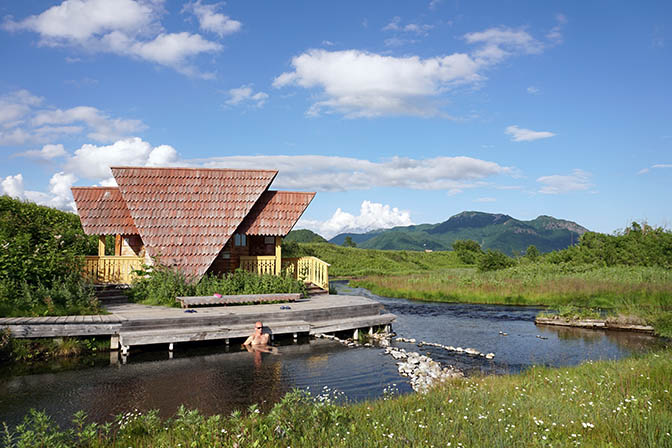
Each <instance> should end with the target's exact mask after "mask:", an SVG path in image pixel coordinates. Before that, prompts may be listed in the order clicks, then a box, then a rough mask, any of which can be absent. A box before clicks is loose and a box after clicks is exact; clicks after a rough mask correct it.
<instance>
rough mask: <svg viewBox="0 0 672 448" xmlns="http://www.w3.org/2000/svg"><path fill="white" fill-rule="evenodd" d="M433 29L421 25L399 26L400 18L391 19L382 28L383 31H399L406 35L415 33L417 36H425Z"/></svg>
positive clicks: (430, 26) (429, 26)
mask: <svg viewBox="0 0 672 448" xmlns="http://www.w3.org/2000/svg"><path fill="white" fill-rule="evenodd" d="M432 28H434V26H433V25H427V24H422V23H408V24H406V25H402V24H401V17H398V16H397V17H393V18H392V21H391V22H390V23H388V24H387V25H385V26H384V27H383V31H401V32H407V33H415V34H418V35H423V36H424V35H427V32H428V31H429V30H431V29H432Z"/></svg>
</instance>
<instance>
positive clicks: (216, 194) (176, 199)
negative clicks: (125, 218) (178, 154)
mask: <svg viewBox="0 0 672 448" xmlns="http://www.w3.org/2000/svg"><path fill="white" fill-rule="evenodd" d="M112 174H113V175H114V178H115V179H116V181H117V184H118V185H119V190H120V191H121V195H122V197H123V199H124V201H125V202H126V206H127V207H128V210H129V211H130V214H131V216H132V217H133V221H134V222H135V226H136V227H137V229H138V232H139V234H140V236H141V237H142V241H143V243H144V244H145V247H146V248H147V252H148V254H149V255H150V256H158V257H159V259H160V261H161V263H163V264H166V265H173V266H175V267H177V268H179V269H180V270H181V271H182V272H184V273H185V274H187V275H194V276H201V275H203V274H204V273H205V271H206V270H207V269H208V267H210V265H211V264H212V262H213V261H214V259H215V258H216V257H217V254H218V253H219V252H220V250H221V249H222V247H223V246H224V245H225V244H226V242H227V241H228V240H229V238H230V237H231V235H232V234H233V232H234V231H235V230H236V228H238V226H239V225H240V223H241V222H242V221H243V219H244V218H245V216H247V214H248V213H249V212H250V210H251V209H252V206H253V205H254V204H255V203H256V202H257V200H258V199H259V197H260V196H261V194H262V193H263V192H264V191H266V189H267V188H268V186H269V185H270V184H271V182H272V181H273V179H274V178H275V176H276V174H277V171H269V170H229V169H202V168H137V167H112Z"/></svg>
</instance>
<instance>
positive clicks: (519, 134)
mask: <svg viewBox="0 0 672 448" xmlns="http://www.w3.org/2000/svg"><path fill="white" fill-rule="evenodd" d="M504 133H505V134H508V135H510V136H511V140H512V141H514V142H531V141H534V140H540V139H542V138H549V137H553V136H555V134H554V133H553V132H548V131H533V130H531V129H524V128H519V127H518V126H515V125H513V126H508V127H507V128H506V130H505V131H504Z"/></svg>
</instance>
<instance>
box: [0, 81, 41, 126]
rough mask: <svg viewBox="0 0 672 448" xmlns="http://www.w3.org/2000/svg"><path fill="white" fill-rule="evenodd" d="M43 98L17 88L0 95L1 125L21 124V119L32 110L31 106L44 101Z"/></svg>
mask: <svg viewBox="0 0 672 448" xmlns="http://www.w3.org/2000/svg"><path fill="white" fill-rule="evenodd" d="M42 101H43V98H40V97H38V96H35V95H33V94H32V93H30V92H29V91H27V90H17V91H15V92H11V93H9V94H7V95H3V96H0V125H2V126H3V127H12V126H15V125H17V124H20V122H21V119H23V117H25V116H26V115H27V114H28V113H29V112H30V110H31V107H34V106H38V105H40V104H41V103H42Z"/></svg>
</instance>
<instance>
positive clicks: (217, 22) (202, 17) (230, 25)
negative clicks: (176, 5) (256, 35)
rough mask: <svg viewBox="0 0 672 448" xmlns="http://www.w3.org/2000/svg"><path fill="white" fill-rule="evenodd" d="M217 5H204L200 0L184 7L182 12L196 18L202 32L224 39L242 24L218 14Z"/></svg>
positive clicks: (238, 29) (236, 30)
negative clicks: (190, 13)
mask: <svg viewBox="0 0 672 448" xmlns="http://www.w3.org/2000/svg"><path fill="white" fill-rule="evenodd" d="M218 8H219V5H218V4H212V5H204V4H202V3H201V1H200V0H198V1H196V2H194V3H189V4H187V5H185V6H184V8H183V11H190V12H192V13H193V14H194V15H195V16H196V17H197V18H198V23H199V25H200V27H201V29H202V30H203V31H209V32H211V33H215V34H217V35H219V37H224V36H226V35H227V34H233V33H236V32H238V31H240V29H241V28H242V26H243V24H242V23H240V22H239V21H237V20H233V19H232V18H230V17H229V16H226V15H224V14H221V13H218V12H217V9H218Z"/></svg>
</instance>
